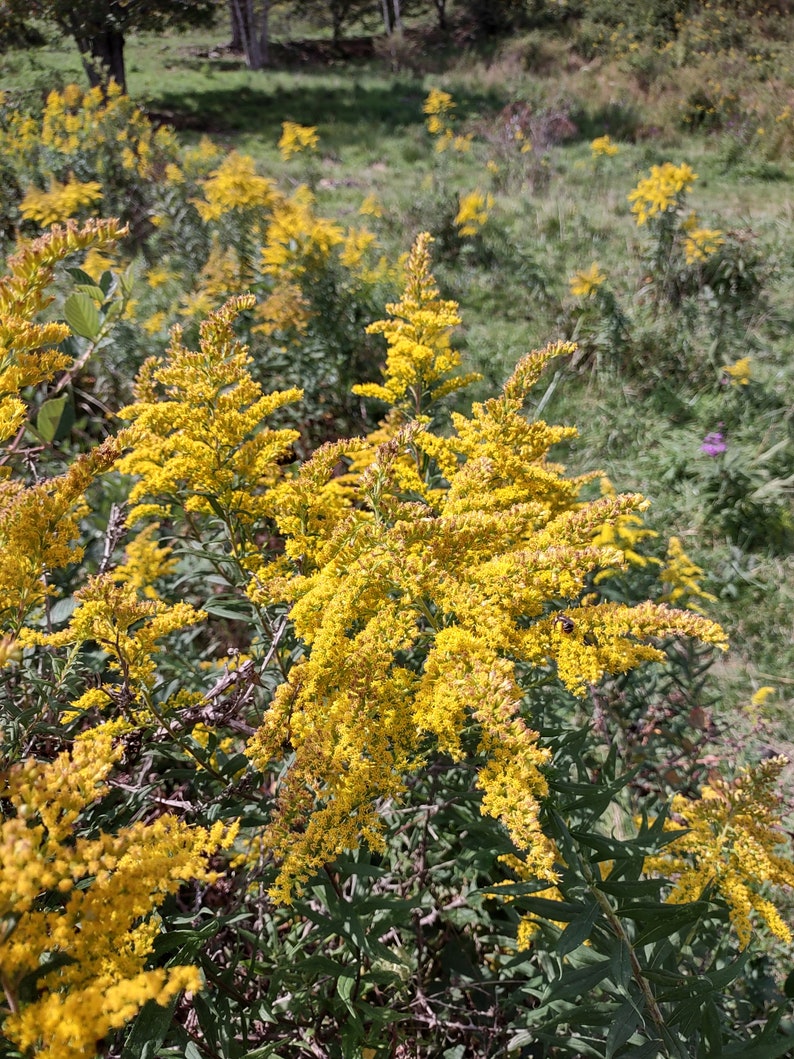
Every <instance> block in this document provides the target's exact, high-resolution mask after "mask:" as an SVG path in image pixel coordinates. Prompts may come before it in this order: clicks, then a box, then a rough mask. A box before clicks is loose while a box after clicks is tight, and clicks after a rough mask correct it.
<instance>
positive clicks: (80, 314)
mask: <svg viewBox="0 0 794 1059" xmlns="http://www.w3.org/2000/svg"><path fill="white" fill-rule="evenodd" d="M63 315H64V316H65V317H66V322H67V323H68V325H69V327H71V329H72V330H73V331H74V333H75V334H76V335H80V337H81V338H89V339H93V338H96V336H97V335H98V334H99V328H100V326H101V324H102V321H101V318H100V316H99V312H98V311H97V307H96V305H95V304H94V300H93V298H90V297H89V296H88V295H87V294H85V293H84V292H83V291H75V293H74V294H70V295H69V297H68V298H67V299H66V301H65V302H64V303H63Z"/></svg>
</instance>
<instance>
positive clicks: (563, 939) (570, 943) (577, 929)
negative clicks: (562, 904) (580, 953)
mask: <svg viewBox="0 0 794 1059" xmlns="http://www.w3.org/2000/svg"><path fill="white" fill-rule="evenodd" d="M597 917H598V905H597V904H596V903H595V901H594V902H593V903H592V904H591V905H590V907H589V908H586V909H585V911H584V912H583V913H582V914H581V915H578V916H577V917H576V919H572V920H571V922H570V923H569V924H568V926H567V927H566V928H565V930H564V931H563V932H562V934H561V935H560V938H559V941H558V942H557V952H558V954H559V955H560V956H565V955H567V953H569V952H573V950H574V949H578V948H579V946H580V945H582V944H583V943H584V942H585V941H587V939H588V938H589V937H590V934H591V932H592V929H593V924H594V923H595V921H596V919H597Z"/></svg>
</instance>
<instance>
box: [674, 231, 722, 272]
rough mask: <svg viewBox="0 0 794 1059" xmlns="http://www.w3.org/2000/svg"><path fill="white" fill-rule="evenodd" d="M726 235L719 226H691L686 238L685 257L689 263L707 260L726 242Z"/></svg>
mask: <svg viewBox="0 0 794 1059" xmlns="http://www.w3.org/2000/svg"><path fill="white" fill-rule="evenodd" d="M724 242H725V236H724V235H723V234H722V232H721V231H720V230H719V229H718V228H690V229H689V230H688V231H687V234H686V238H685V240H684V257H685V258H686V263H687V264H688V265H694V264H695V263H696V262H699V261H705V260H706V258H707V257H711V255H712V254H714V253H716V252H717V250H719V248H720V247H721V246H722V245H723V244H724Z"/></svg>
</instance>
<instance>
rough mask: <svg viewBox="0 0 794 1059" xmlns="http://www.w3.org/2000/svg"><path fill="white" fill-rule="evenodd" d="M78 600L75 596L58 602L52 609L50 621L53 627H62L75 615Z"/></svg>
mask: <svg viewBox="0 0 794 1059" xmlns="http://www.w3.org/2000/svg"><path fill="white" fill-rule="evenodd" d="M76 606H77V600H76V599H75V598H74V596H66V597H65V598H64V599H58V600H56V601H55V602H54V603H53V605H52V606H51V607H50V621H51V623H52V624H53V625H62V624H63V622H65V621H68V620H69V618H71V616H72V615H73V614H74V611H75V607H76Z"/></svg>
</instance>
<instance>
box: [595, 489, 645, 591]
mask: <svg viewBox="0 0 794 1059" xmlns="http://www.w3.org/2000/svg"><path fill="white" fill-rule="evenodd" d="M601 495H602V496H612V497H615V496H617V492H616V490H615V487H614V486H613V485H612V483H611V482H610V480H609V479H608V478H607V477H603V478H602V479H601ZM656 536H657V534H656V533H655V532H654V531H653V530H652V529H648V527H647V526H646V525H645V522H644V520H643V518H642V516H641V515H635V514H633V513H628V514H625V515H620V516H618V518H616V519H615V520H614V521H613V522H609V523H605V524H604V525H603V526H601V527H599V529H598V532H597V533H596V534H595V535H594V537H593V543H594V544H597V545H598V546H599V547H601V548H604V549H605V550H610V549H615V550H616V551H617V552H619V553H620V563H619V565H618V566H607V567H604V568H602V569H601V570H599V571H598V573H597V574H596V575H595V578H594V581H595V583H596V584H598V583H599V582H601V581H604V580H606V579H607V578H609V577H612V576H614V575H615V574H617V573H619V572H620V571H621V570H623V569H625V567H626V566H635V567H638V568H639V569H642V568H644V567H647V566H652V565H655V564H658V563H659V560H658V559H654V558H653V557H652V556H648V555H643V554H642V552H639V551H637V547H638V546H639V545H640V544H641V543H642V541H644V540H650V539H652V538H653V537H656Z"/></svg>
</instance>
